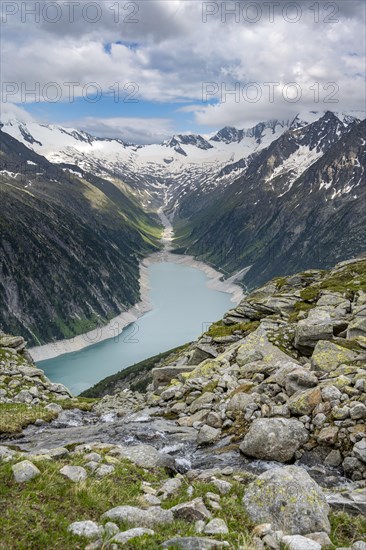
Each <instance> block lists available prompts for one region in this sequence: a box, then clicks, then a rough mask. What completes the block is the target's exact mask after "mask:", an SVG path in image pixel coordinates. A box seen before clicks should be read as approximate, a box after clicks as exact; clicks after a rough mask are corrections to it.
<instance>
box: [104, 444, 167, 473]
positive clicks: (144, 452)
mask: <svg viewBox="0 0 366 550" xmlns="http://www.w3.org/2000/svg"><path fill="white" fill-rule="evenodd" d="M114 454H116V455H118V456H120V457H121V458H127V459H128V460H130V461H131V462H133V463H134V464H136V465H137V466H140V467H141V468H149V469H153V468H167V469H169V470H172V471H175V469H176V468H175V460H174V458H173V457H172V456H170V455H168V454H163V453H160V452H159V451H157V450H156V449H155V447H153V446H152V445H145V444H143V443H142V444H140V445H129V446H123V445H119V446H118V447H116V448H115V450H114Z"/></svg>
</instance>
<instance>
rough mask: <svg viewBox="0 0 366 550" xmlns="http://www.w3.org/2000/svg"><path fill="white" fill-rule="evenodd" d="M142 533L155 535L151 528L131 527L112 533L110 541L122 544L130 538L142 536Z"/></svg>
mask: <svg viewBox="0 0 366 550" xmlns="http://www.w3.org/2000/svg"><path fill="white" fill-rule="evenodd" d="M144 535H155V532H154V531H153V530H152V529H146V528H143V527H135V528H133V529H128V530H127V531H122V532H120V533H117V534H116V535H114V537H113V539H112V540H111V541H110V543H111V544H113V543H114V544H122V545H123V544H126V543H127V542H128V541H130V540H132V539H135V538H137V537H143V536H144Z"/></svg>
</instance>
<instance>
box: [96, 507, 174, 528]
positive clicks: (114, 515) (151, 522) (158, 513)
mask: <svg viewBox="0 0 366 550" xmlns="http://www.w3.org/2000/svg"><path fill="white" fill-rule="evenodd" d="M102 519H111V520H113V521H121V522H127V523H130V524H131V525H135V526H140V527H147V528H148V529H150V528H153V527H155V525H164V524H167V523H171V522H172V521H173V519H174V516H173V512H172V511H171V510H163V509H162V508H159V507H158V506H153V507H151V508H149V509H148V510H142V509H141V508H137V507H135V506H117V507H116V508H112V509H111V510H108V511H107V512H105V514H103V515H102Z"/></svg>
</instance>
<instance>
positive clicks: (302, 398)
mask: <svg viewBox="0 0 366 550" xmlns="http://www.w3.org/2000/svg"><path fill="white" fill-rule="evenodd" d="M321 400H322V394H321V391H320V388H319V387H316V388H311V389H309V390H306V391H301V390H300V391H297V392H296V393H295V394H294V395H293V396H292V397H290V399H289V400H288V401H287V403H286V405H287V407H288V409H289V410H290V412H291V413H292V414H293V415H295V416H303V415H304V414H310V413H311V412H312V411H313V410H314V409H315V407H316V406H317V405H319V403H320V402H321Z"/></svg>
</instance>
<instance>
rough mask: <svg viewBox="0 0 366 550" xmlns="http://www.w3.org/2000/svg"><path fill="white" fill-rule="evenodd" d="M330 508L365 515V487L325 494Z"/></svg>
mask: <svg viewBox="0 0 366 550" xmlns="http://www.w3.org/2000/svg"><path fill="white" fill-rule="evenodd" d="M326 499H327V502H328V504H329V506H330V507H331V508H332V510H336V511H341V512H346V513H347V514H362V515H366V489H356V490H354V491H351V492H347V493H331V494H327V495H326Z"/></svg>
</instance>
